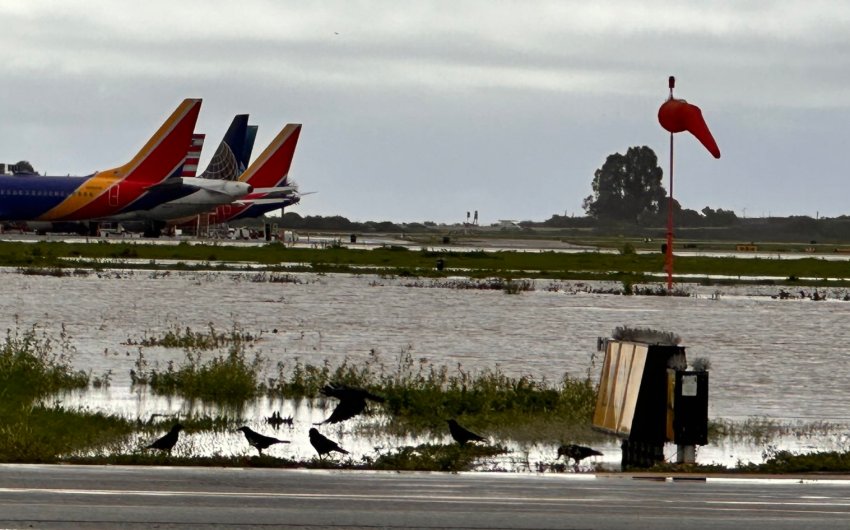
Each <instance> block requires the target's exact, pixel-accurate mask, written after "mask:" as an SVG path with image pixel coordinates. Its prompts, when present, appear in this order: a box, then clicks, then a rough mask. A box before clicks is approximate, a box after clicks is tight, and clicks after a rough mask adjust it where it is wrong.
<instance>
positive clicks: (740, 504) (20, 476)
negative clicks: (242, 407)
mask: <svg viewBox="0 0 850 530" xmlns="http://www.w3.org/2000/svg"><path fill="white" fill-rule="evenodd" d="M848 525H850V481H841V480H835V481H827V480H816V481H813V480H803V481H800V480H799V479H797V480H741V479H714V478H709V479H708V480H707V481H693V480H688V481H679V480H676V481H674V480H670V479H667V480H666V481H665V480H662V481H650V480H637V479H635V478H631V477H627V476H613V477H596V476H594V475H580V476H579V475H572V474H570V475H555V474H547V475H526V474H501V473H500V474H489V473H464V474H443V473H390V472H380V473H378V472H375V473H369V472H348V471H346V472H327V471H307V470H277V469H221V468H180V467H174V468H169V467H158V468H157V467H123V466H66V465H62V466H47V465H0V527H3V528H7V527H8V528H114V527H119V526H120V527H124V528H151V527H157V528H207V527H217V528H269V527H272V528H576V529H579V528H629V529H642V528H647V529H648V528H744V527H747V528H769V529H771V530H777V529H784V528H788V529H790V528H795V529H796V528H847V527H848Z"/></svg>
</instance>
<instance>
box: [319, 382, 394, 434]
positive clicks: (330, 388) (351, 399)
mask: <svg viewBox="0 0 850 530" xmlns="http://www.w3.org/2000/svg"><path fill="white" fill-rule="evenodd" d="M321 393H322V394H323V395H325V396H327V397H334V398H337V399H338V400H339V403H338V404H337V406H336V407H335V408H334V410H333V412H331V415H330V417H329V418H328V419H326V420H325V421H322V422H320V423H316V424H315V425H322V424H324V423H339V422H341V421H345V420H347V419H350V418H353V417H354V416H357V415H358V414H360V413H361V412H363V411H364V410H365V409H366V400H367V399H368V400H370V401H375V402H377V403H383V402H384V401H386V400H385V399H384V398H382V397H381V396H376V395H375V394H373V393H371V392H369V391H368V390H364V389H362V388H356V387H353V386H348V385H335V384H333V383H331V384H328V385H325V386H324V387H322V390H321Z"/></svg>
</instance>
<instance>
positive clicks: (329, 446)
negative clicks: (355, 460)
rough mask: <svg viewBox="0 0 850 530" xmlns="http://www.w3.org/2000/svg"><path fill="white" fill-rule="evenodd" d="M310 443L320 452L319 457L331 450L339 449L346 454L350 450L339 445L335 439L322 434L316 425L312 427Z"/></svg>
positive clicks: (338, 450)
mask: <svg viewBox="0 0 850 530" xmlns="http://www.w3.org/2000/svg"><path fill="white" fill-rule="evenodd" d="M310 444H311V445H312V446H313V448H314V449H315V450H316V452H317V453H319V457H320V458H321V457H322V456H324V455H326V454H329V453H330V452H331V451H337V452H340V453H342V454H344V455H347V454H348V451H346V450H345V449H343V448H342V447H340V446H339V444H337V443H336V442H335V441H333V440H331V439H329V438H326V437H325V436H322V434H321V433H320V432H319V431H317V430H316V428H315V427H313V428H311V429H310Z"/></svg>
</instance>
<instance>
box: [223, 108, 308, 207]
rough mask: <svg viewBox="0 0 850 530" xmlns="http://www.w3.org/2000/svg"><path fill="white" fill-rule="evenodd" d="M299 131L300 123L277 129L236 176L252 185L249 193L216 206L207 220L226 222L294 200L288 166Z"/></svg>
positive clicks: (296, 198)
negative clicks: (246, 167)
mask: <svg viewBox="0 0 850 530" xmlns="http://www.w3.org/2000/svg"><path fill="white" fill-rule="evenodd" d="M300 134H301V124H300V123H289V124H287V125H286V126H284V128H283V129H282V130H281V131H280V133H278V135H277V136H276V137H275V139H274V140H272V142H271V143H270V144H269V145H268V147H266V149H265V151H263V153H262V154H261V155H260V156H259V157H258V158H257V160H255V161H254V163H253V164H251V166H250V167H249V168H248V169H247V170H245V172H244V173H243V174H242V175H241V176H240V177H239V180H240V181H242V182H247V183H249V184H251V185H252V186H253V187H254V191H253V192H252V193H250V194H249V195H247V196H245V197H243V198H241V199H239V200H237V201H235V202H234V203H232V204H226V205H222V206H219V207H217V208H216V209H215V213H214V214H213V215H212V216H211V218H210V223H211V224H212V223H226V222H229V221H234V220H237V219H243V218H246V217H258V216H260V215H262V214H264V213H266V212H270V211H273V210H277V209H280V208H283V207H284V206H289V205H291V204H296V203H297V202H298V201H299V200H300V196H299V194H298V187H297V186H296V185H292V184H290V183H289V182H288V181H289V169H290V167H291V165H292V158H293V156H294V155H295V147H296V146H297V145H298V137H299V136H300Z"/></svg>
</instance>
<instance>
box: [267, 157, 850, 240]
mask: <svg viewBox="0 0 850 530" xmlns="http://www.w3.org/2000/svg"><path fill="white" fill-rule="evenodd" d="M663 176H664V172H663V171H662V169H661V167H659V166H658V157H657V156H656V154H655V152H654V151H653V150H652V149H651V148H649V147H647V146H641V147H630V148H629V149H628V150H627V151H626V153H625V154H620V153H614V154H612V155H609V156H608V157H607V158H606V160H605V162H604V164H603V165H602V167H600V168H599V169H597V170H596V171H595V172H594V175H593V180H592V182H591V188H592V190H593V193H592V194H591V195H589V196H588V197H586V198H585V199H584V201H583V203H582V207H583V208H584V211H585V213H586V215H585V216H579V217H575V216H565V215H564V216H562V215H553V216H552V217H550V218H549V219H547V220H545V221H542V222H535V221H522V222H521V223H519V224H520V226H521V227H522V228H523V229H524V231H533V230H534V229H536V228H541V229H550V230H551V229H561V230H563V231H564V234H565V235H573V234H574V235H575V236H577V237H580V236H581V235H588V234H591V235H611V234H618V235H624V236H637V237H652V238H659V239H662V238H663V237H664V235H665V233H666V225H667V204H668V199H667V190H665V188H664V185H663V184H662V178H663ZM673 217H674V223H675V230H676V233H677V236H678V237H687V238H691V239H723V240H739V241H796V242H800V241H810V242H812V243H814V242H817V241H821V242H828V241H829V242H844V241H848V239H850V237H848V236H850V217H847V216H841V217H838V218H834V219H827V218H822V219H813V218H811V217H808V216H792V217H769V218H739V217H738V216H737V215H735V212H733V211H732V210H724V209H723V208H717V209H715V208H712V207H710V206H705V207H703V208H702V209H701V210H700V211H696V210H690V209H687V208H682V207H681V205H680V204H679V202H678V201H676V200H675V199H674V200H673ZM260 222H262V221H260ZM266 222H275V223H278V225H279V227H280V228H286V229H292V230H317V231H320V230H328V231H341V232H350V233H369V232H381V233H402V232H436V233H440V232H445V231H446V230H447V228H446V227H445V226H438V225H437V224H436V223H434V222H431V221H425V222H422V223H418V222H412V223H402V224H397V223H392V222H389V221H367V222H362V223H360V222H355V221H350V220H348V219H346V218H345V217H341V216H330V217H322V216H306V217H302V216H300V215H299V214H297V213H295V212H286V213H284V215H283V216H282V217H281V218H270V219H267V220H266ZM489 228H490V229H492V230H493V231H499V230H500V228H498V227H489ZM487 229H488V227H484V226H482V227H480V228H479V230H487ZM571 231H575V232H571Z"/></svg>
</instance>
